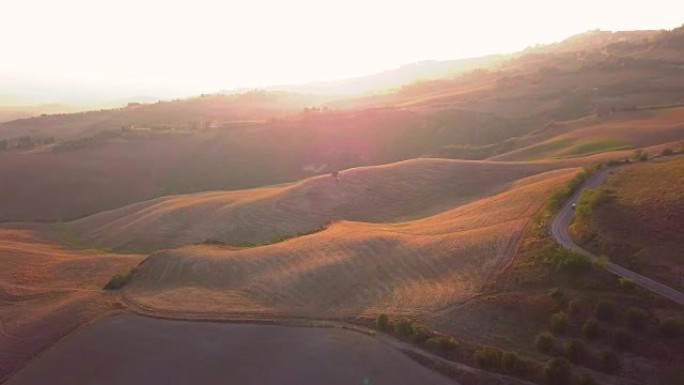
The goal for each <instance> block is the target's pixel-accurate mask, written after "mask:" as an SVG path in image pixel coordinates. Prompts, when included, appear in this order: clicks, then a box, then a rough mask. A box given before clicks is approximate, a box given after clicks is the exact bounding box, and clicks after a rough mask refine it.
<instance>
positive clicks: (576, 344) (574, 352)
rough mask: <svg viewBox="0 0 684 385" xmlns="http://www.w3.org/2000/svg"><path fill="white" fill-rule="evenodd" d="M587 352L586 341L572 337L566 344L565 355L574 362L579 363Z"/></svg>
mask: <svg viewBox="0 0 684 385" xmlns="http://www.w3.org/2000/svg"><path fill="white" fill-rule="evenodd" d="M585 354H586V348H585V347H584V342H582V341H581V340H578V339H572V340H570V341H568V342H567V343H566V344H565V356H566V357H567V358H568V359H569V360H570V361H572V362H574V363H578V362H580V361H582V359H583V358H584V356H585Z"/></svg>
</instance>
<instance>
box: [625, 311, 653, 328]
mask: <svg viewBox="0 0 684 385" xmlns="http://www.w3.org/2000/svg"><path fill="white" fill-rule="evenodd" d="M647 321H648V313H646V311H645V310H644V309H640V308H638V307H630V308H629V309H627V324H628V325H629V327H630V328H632V329H633V330H643V329H644V328H645V327H646V322H647Z"/></svg>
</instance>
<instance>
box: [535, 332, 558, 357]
mask: <svg viewBox="0 0 684 385" xmlns="http://www.w3.org/2000/svg"><path fill="white" fill-rule="evenodd" d="M554 341H555V338H554V337H553V335H551V333H541V334H539V335H538V336H537V339H536V340H535V343H534V345H535V346H536V347H537V350H539V351H540V352H542V353H549V352H550V351H551V349H552V348H553V344H554Z"/></svg>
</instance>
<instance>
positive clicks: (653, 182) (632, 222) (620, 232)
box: [580, 156, 684, 289]
mask: <svg viewBox="0 0 684 385" xmlns="http://www.w3.org/2000/svg"><path fill="white" fill-rule="evenodd" d="M605 187H606V188H607V189H608V190H609V191H610V193H611V196H612V197H613V198H612V200H611V201H609V202H606V203H604V204H602V205H600V206H599V207H598V208H597V209H596V210H595V211H594V213H593V214H592V216H591V221H590V223H589V227H588V228H587V229H586V230H585V231H584V232H583V233H582V234H581V235H580V236H581V239H582V243H583V244H584V245H585V246H587V247H588V248H590V249H592V250H595V251H596V252H597V253H599V254H605V255H608V256H609V257H610V258H611V259H612V260H614V261H615V262H616V263H618V264H621V265H624V266H627V267H630V268H633V269H635V270H636V271H638V272H640V273H641V274H644V275H646V276H648V277H650V278H654V279H656V280H658V281H661V282H663V283H666V284H669V285H671V286H672V287H675V288H679V289H684V286H682V282H681V274H682V272H683V271H682V269H683V266H684V260H683V259H682V258H683V257H682V254H681V252H682V250H684V236H683V235H682V234H684V200H683V197H684V158H682V157H681V156H678V157H675V158H672V159H667V158H661V159H659V160H658V161H657V162H649V163H638V164H633V165H630V166H628V167H625V168H623V169H620V170H618V171H617V172H616V173H615V174H614V175H612V176H610V177H609V179H608V181H607V183H606V184H605Z"/></svg>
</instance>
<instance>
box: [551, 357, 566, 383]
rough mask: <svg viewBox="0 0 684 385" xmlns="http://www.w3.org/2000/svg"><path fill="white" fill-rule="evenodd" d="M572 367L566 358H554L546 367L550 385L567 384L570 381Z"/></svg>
mask: <svg viewBox="0 0 684 385" xmlns="http://www.w3.org/2000/svg"><path fill="white" fill-rule="evenodd" d="M571 368H572V365H570V362H568V360H566V359H565V358H553V359H551V360H550V361H549V362H547V363H546V365H545V366H544V374H545V375H546V380H547V381H548V383H549V384H567V383H568V382H569V381H570V369H571Z"/></svg>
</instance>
